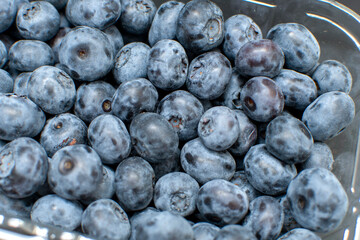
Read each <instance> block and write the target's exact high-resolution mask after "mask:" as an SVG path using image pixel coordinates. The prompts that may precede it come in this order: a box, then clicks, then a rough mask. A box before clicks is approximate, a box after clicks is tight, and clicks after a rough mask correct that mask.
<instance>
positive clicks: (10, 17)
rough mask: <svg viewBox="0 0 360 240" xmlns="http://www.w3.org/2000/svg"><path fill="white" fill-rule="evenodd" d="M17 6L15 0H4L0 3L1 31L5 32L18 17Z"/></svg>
mask: <svg viewBox="0 0 360 240" xmlns="http://www.w3.org/2000/svg"><path fill="white" fill-rule="evenodd" d="M17 10H18V8H17V6H16V3H15V1H13V0H4V1H2V2H1V5H0V12H1V15H0V33H2V32H5V30H7V29H8V28H9V27H10V26H11V25H12V23H13V22H14V20H15V18H16V13H17Z"/></svg>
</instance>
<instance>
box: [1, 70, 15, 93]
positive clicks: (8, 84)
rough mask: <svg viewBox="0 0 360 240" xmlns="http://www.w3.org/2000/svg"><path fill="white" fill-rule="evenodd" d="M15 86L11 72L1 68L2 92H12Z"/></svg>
mask: <svg viewBox="0 0 360 240" xmlns="http://www.w3.org/2000/svg"><path fill="white" fill-rule="evenodd" d="M13 88H14V79H13V78H12V77H11V76H10V74H9V73H8V72H7V71H5V70H3V69H0V92H1V93H11V92H13Z"/></svg>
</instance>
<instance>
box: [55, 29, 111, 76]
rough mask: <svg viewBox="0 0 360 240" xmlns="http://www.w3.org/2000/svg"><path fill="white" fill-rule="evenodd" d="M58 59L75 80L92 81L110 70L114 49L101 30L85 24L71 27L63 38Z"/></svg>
mask: <svg viewBox="0 0 360 240" xmlns="http://www.w3.org/2000/svg"><path fill="white" fill-rule="evenodd" d="M59 61H60V63H61V64H62V65H64V67H65V69H66V71H67V73H68V74H69V75H70V76H71V77H72V78H73V79H76V80H81V81H94V80H97V79H99V78H101V77H104V76H105V75H106V74H108V73H109V72H110V70H111V69H112V67H113V65H114V63H113V61H114V49H113V46H112V44H111V42H110V40H109V39H108V37H107V36H106V35H105V33H103V32H102V31H100V30H98V29H96V28H91V27H87V26H80V27H76V28H73V30H71V31H70V32H68V33H67V34H66V36H65V37H64V38H63V40H62V42H61V45H60V49H59Z"/></svg>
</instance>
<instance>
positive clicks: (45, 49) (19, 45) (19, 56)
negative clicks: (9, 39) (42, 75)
mask: <svg viewBox="0 0 360 240" xmlns="http://www.w3.org/2000/svg"><path fill="white" fill-rule="evenodd" d="M9 61H10V64H11V65H12V66H13V67H14V68H15V69H16V70H19V71H20V72H31V71H34V70H35V69H36V68H38V67H41V66H44V65H54V63H55V55H54V52H53V51H52V49H51V47H50V46H49V45H47V44H46V43H44V42H42V41H38V40H19V41H17V42H15V43H14V44H13V45H12V46H11V48H10V50H9Z"/></svg>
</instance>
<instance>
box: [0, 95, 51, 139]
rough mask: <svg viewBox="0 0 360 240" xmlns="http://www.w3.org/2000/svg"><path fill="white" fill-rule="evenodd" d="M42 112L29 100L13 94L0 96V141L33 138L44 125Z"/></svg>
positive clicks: (44, 119)
mask: <svg viewBox="0 0 360 240" xmlns="http://www.w3.org/2000/svg"><path fill="white" fill-rule="evenodd" d="M45 121H46V117H45V114H44V112H43V111H42V110H41V109H40V108H39V107H38V106H37V105H36V104H35V103H34V102H33V101H31V100H30V99H28V98H27V97H25V96H17V95H15V94H0V139H2V140H7V141H11V140H14V139H16V138H18V137H35V136H36V135H38V134H39V133H40V132H41V130H42V129H43V127H44V125H45Z"/></svg>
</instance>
